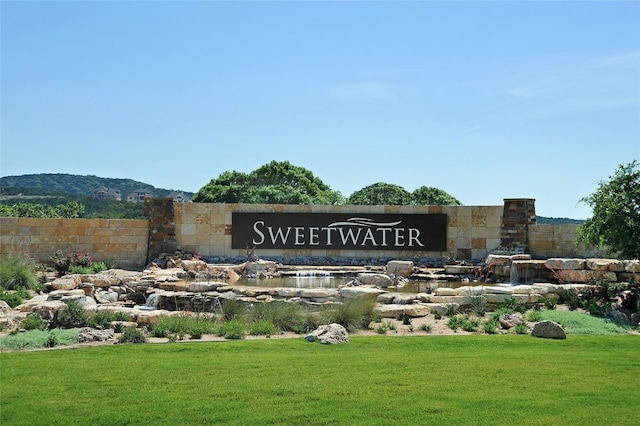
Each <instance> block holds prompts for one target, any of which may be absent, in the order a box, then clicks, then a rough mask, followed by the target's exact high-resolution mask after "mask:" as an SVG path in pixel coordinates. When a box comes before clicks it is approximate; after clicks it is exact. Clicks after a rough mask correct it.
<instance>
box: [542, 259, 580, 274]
mask: <svg viewBox="0 0 640 426" xmlns="http://www.w3.org/2000/svg"><path fill="white" fill-rule="evenodd" d="M585 262H586V261H585V260H584V259H564V258H556V257H552V258H550V259H547V261H546V262H545V264H546V266H547V268H549V269H552V270H554V271H555V270H580V269H584V268H585Z"/></svg>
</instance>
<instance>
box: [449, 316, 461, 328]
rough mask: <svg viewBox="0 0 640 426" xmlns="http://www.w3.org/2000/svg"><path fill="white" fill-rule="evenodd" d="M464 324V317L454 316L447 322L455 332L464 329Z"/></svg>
mask: <svg viewBox="0 0 640 426" xmlns="http://www.w3.org/2000/svg"><path fill="white" fill-rule="evenodd" d="M463 323H464V319H463V318H462V316H460V315H454V316H452V317H451V318H449V321H447V327H449V328H450V329H452V330H453V331H458V329H459V328H460V327H462V324H463Z"/></svg>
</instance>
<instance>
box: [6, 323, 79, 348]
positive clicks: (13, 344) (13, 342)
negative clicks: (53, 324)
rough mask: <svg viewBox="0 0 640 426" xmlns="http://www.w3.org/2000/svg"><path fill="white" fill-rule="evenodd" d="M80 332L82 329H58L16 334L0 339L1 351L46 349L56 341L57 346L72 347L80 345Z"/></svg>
mask: <svg viewBox="0 0 640 426" xmlns="http://www.w3.org/2000/svg"><path fill="white" fill-rule="evenodd" d="M79 331H80V329H78V328H72V329H68V330H63V329H60V328H56V329H55V330H49V331H42V330H30V331H25V332H23V333H16V334H12V335H9V336H5V337H2V338H0V349H2V350H20V349H35V348H45V347H47V345H48V344H51V343H52V342H54V341H55V342H56V346H57V345H71V344H74V343H78V333H79ZM52 336H53V337H52Z"/></svg>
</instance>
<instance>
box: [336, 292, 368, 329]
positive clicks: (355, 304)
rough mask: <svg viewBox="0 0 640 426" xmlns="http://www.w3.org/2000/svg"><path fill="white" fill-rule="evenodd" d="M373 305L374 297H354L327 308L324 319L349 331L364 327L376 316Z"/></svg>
mask: <svg viewBox="0 0 640 426" xmlns="http://www.w3.org/2000/svg"><path fill="white" fill-rule="evenodd" d="M375 305H376V299H375V298H372V297H368V296H361V297H354V298H352V299H347V301H346V302H344V303H341V304H339V305H337V306H335V307H333V308H331V309H329V310H327V311H326V312H325V319H326V321H327V322H330V323H333V322H335V323H338V324H340V325H341V326H343V327H344V328H346V329H347V330H349V331H353V330H357V329H366V328H369V324H370V323H371V322H372V321H373V320H374V319H375V317H376V313H375Z"/></svg>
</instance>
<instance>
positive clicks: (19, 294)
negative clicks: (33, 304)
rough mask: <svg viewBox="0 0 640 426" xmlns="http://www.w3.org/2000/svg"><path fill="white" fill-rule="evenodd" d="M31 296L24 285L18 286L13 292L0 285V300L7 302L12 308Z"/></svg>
mask: <svg viewBox="0 0 640 426" xmlns="http://www.w3.org/2000/svg"><path fill="white" fill-rule="evenodd" d="M30 297H31V296H30V295H29V292H28V291H27V290H26V289H25V288H24V287H17V288H16V289H15V291H13V292H8V291H5V290H4V289H3V288H2V287H0V300H4V301H5V302H7V305H9V306H10V307H11V309H13V308H15V307H16V306H18V305H20V304H21V303H22V301H23V300H25V299H29V298H30Z"/></svg>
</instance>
